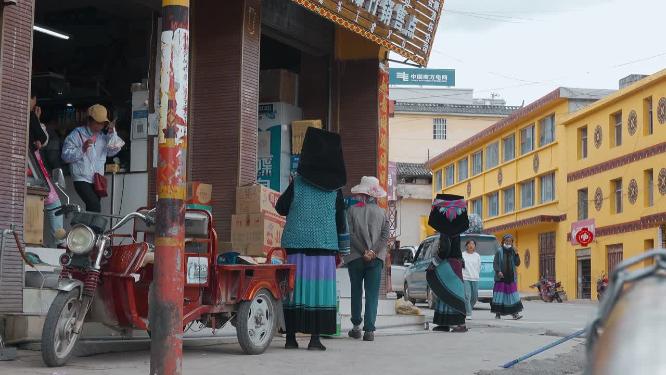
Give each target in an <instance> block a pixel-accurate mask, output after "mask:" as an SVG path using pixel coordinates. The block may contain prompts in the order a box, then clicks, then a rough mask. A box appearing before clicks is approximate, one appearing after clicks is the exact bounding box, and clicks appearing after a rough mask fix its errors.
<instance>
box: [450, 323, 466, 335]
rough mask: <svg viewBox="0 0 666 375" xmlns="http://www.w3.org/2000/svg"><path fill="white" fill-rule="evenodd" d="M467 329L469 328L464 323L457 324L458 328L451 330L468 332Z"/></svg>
mask: <svg viewBox="0 0 666 375" xmlns="http://www.w3.org/2000/svg"><path fill="white" fill-rule="evenodd" d="M467 331H469V330H468V329H467V326H466V325H464V324H463V325H461V326H457V327H456V328H454V329H452V330H451V332H457V333H462V332H467Z"/></svg>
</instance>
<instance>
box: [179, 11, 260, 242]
mask: <svg viewBox="0 0 666 375" xmlns="http://www.w3.org/2000/svg"><path fill="white" fill-rule="evenodd" d="M260 11H261V4H260V1H259V0H227V1H206V0H194V1H193V2H192V64H191V66H192V68H191V72H192V78H191V82H192V83H191V88H190V92H191V100H190V103H191V105H190V116H191V125H190V133H189V137H190V148H189V149H190V158H191V162H190V163H189V164H190V171H189V172H190V173H189V174H190V176H191V180H193V181H195V180H200V181H205V182H206V183H210V184H212V185H213V215H214V217H215V221H216V229H217V231H218V235H219V238H220V241H229V240H230V238H231V233H230V232H231V215H232V214H233V213H234V210H235V207H234V206H235V193H236V187H238V186H240V185H245V184H249V183H252V182H254V181H255V180H256V176H257V173H256V165H257V156H256V154H257V121H258V114H257V109H258V102H259V43H260V39H261V14H260Z"/></svg>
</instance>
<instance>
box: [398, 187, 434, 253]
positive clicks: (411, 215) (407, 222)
mask: <svg viewBox="0 0 666 375" xmlns="http://www.w3.org/2000/svg"><path fill="white" fill-rule="evenodd" d="M426 187H427V188H430V186H427V185H426ZM429 212H430V199H402V200H400V201H399V202H398V207H397V216H398V223H397V234H398V236H397V239H398V241H400V246H417V245H418V244H419V243H420V242H421V238H420V236H421V216H424V215H428V213H429Z"/></svg>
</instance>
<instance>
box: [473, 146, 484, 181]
mask: <svg viewBox="0 0 666 375" xmlns="http://www.w3.org/2000/svg"><path fill="white" fill-rule="evenodd" d="M481 172H483V151H479V152H476V153H474V154H472V176H476V175H477V174H479V173H481Z"/></svg>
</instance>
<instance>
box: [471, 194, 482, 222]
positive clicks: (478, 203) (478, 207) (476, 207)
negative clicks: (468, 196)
mask: <svg viewBox="0 0 666 375" xmlns="http://www.w3.org/2000/svg"><path fill="white" fill-rule="evenodd" d="M472 213H473V214H477V215H479V216H480V217H483V199H481V198H478V199H473V200H472Z"/></svg>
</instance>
